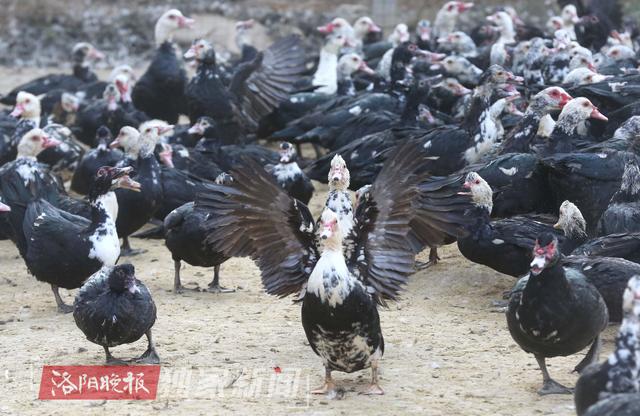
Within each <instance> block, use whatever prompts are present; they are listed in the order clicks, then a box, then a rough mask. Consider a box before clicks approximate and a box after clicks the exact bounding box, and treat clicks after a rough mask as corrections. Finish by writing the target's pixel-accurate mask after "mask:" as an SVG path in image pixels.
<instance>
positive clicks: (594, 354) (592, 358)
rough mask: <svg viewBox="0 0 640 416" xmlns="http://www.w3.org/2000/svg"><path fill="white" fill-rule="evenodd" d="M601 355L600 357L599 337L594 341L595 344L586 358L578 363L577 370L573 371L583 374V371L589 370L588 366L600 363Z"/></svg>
mask: <svg viewBox="0 0 640 416" xmlns="http://www.w3.org/2000/svg"><path fill="white" fill-rule="evenodd" d="M599 355H600V335H598V336H597V337H596V339H595V340H593V344H591V347H590V348H589V351H588V352H587V355H585V356H584V358H583V359H582V361H580V362H579V363H578V365H577V366H576V368H574V369H573V371H576V372H578V373H582V370H584V369H585V368H587V366H589V365H590V364H592V363H595V362H597V361H598V356H599Z"/></svg>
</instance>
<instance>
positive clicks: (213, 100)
mask: <svg viewBox="0 0 640 416" xmlns="http://www.w3.org/2000/svg"><path fill="white" fill-rule="evenodd" d="M185 58H187V59H190V58H194V59H195V61H196V63H197V70H196V74H195V76H194V77H193V78H192V79H191V80H190V81H189V83H188V84H187V86H186V89H185V96H186V101H187V107H188V114H189V118H190V119H191V120H192V121H195V120H197V119H198V118H199V117H202V116H209V117H211V118H213V119H214V120H215V122H216V125H217V128H218V133H219V134H220V136H222V137H221V139H224V140H225V141H226V142H227V143H229V142H231V143H232V142H234V141H237V139H238V138H239V137H240V135H241V133H243V128H245V129H246V130H249V131H255V130H256V129H257V127H258V123H259V122H260V119H262V117H264V116H266V115H268V114H270V113H271V112H272V111H273V110H274V109H275V108H276V107H277V106H278V105H279V104H280V102H282V101H284V100H286V99H288V98H289V93H290V92H291V90H292V88H293V83H294V82H295V81H296V80H297V79H298V78H300V76H301V74H302V73H303V72H304V71H305V65H304V64H305V55H304V50H303V48H302V44H301V39H300V38H299V37H297V36H294V35H291V36H287V37H285V38H283V39H280V40H279V41H277V42H276V43H274V44H273V45H271V47H269V48H268V49H266V50H264V51H262V52H259V53H258V54H257V55H256V56H255V58H254V59H253V60H252V61H250V62H245V63H243V64H241V65H239V66H238V68H237V69H236V71H235V73H234V75H233V78H232V79H231V83H230V84H229V86H228V87H226V86H225V85H224V83H223V82H222V79H221V77H220V74H219V70H218V67H217V63H216V53H215V51H214V49H213V47H212V45H211V44H210V43H209V42H207V41H206V40H204V39H199V40H196V41H195V42H194V43H193V45H192V46H191V48H190V49H189V50H188V51H187V53H186V54H185Z"/></svg>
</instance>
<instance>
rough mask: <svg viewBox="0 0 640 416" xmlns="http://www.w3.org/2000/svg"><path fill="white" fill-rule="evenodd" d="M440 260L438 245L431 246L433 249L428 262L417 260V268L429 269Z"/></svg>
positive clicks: (430, 251)
mask: <svg viewBox="0 0 640 416" xmlns="http://www.w3.org/2000/svg"><path fill="white" fill-rule="evenodd" d="M438 261H440V256H438V247H431V249H430V250H429V261H428V262H426V263H423V262H421V261H416V269H417V270H424V269H427V268H429V267H431V266H434V265H436V264H438Z"/></svg>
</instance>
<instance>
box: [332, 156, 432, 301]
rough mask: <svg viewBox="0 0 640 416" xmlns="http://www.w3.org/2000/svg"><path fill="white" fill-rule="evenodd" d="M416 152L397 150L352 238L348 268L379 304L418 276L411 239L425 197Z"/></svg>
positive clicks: (358, 214)
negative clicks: (418, 201)
mask: <svg viewBox="0 0 640 416" xmlns="http://www.w3.org/2000/svg"><path fill="white" fill-rule="evenodd" d="M416 150H417V149H416V147H415V145H412V144H405V145H403V146H400V147H398V148H397V149H395V150H394V152H393V153H392V155H391V156H390V158H389V159H388V161H387V162H386V163H385V165H384V167H383V168H382V171H381V172H380V174H379V175H378V177H377V179H376V181H375V182H374V183H373V185H372V187H371V189H370V191H369V192H368V193H367V194H365V195H363V196H362V197H361V198H360V201H359V204H358V206H357V207H356V211H355V215H354V226H353V229H352V230H351V232H350V233H349V235H347V236H346V238H345V241H344V246H345V247H346V256H345V257H346V259H347V265H348V266H349V267H350V269H351V271H352V273H353V274H354V275H355V276H356V277H358V278H359V279H360V280H361V281H362V282H363V283H364V284H365V286H367V288H368V290H369V292H370V293H373V295H374V297H375V298H376V300H377V301H378V302H379V303H383V302H384V300H385V299H392V300H393V299H396V298H397V297H398V293H399V292H400V290H401V288H402V286H404V285H405V284H406V283H407V280H408V277H409V275H410V274H412V273H413V272H414V264H415V253H414V248H413V247H412V244H411V243H410V241H409V238H408V235H409V234H410V233H411V226H410V223H411V220H412V219H413V218H414V217H415V212H416V209H415V206H414V203H413V202H414V201H415V200H416V198H417V197H418V196H419V189H418V184H419V182H420V179H421V176H420V175H417V174H416V172H417V171H418V170H419V168H420V165H421V164H422V162H423V160H422V158H420V157H416V154H419V153H416Z"/></svg>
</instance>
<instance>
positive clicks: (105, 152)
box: [71, 126, 124, 195]
mask: <svg viewBox="0 0 640 416" xmlns="http://www.w3.org/2000/svg"><path fill="white" fill-rule="evenodd" d="M112 139H113V137H112V135H111V130H109V128H108V127H107V126H100V127H99V128H98V130H97V131H96V138H95V142H96V143H97V144H98V146H97V147H96V148H95V149H91V150H89V151H88V152H87V153H85V155H84V156H83V157H82V159H81V160H80V162H79V163H78V167H77V168H76V170H75V172H74V173H73V178H72V179H71V190H72V191H73V192H76V193H78V194H80V195H86V194H88V193H89V190H90V189H91V184H92V183H93V178H94V177H95V174H96V172H97V171H98V169H100V168H101V167H102V166H115V165H116V164H117V163H118V162H119V161H120V160H122V159H123V158H124V154H123V153H122V152H121V151H120V150H119V149H109V147H108V146H109V144H110V143H111V141H112Z"/></svg>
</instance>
